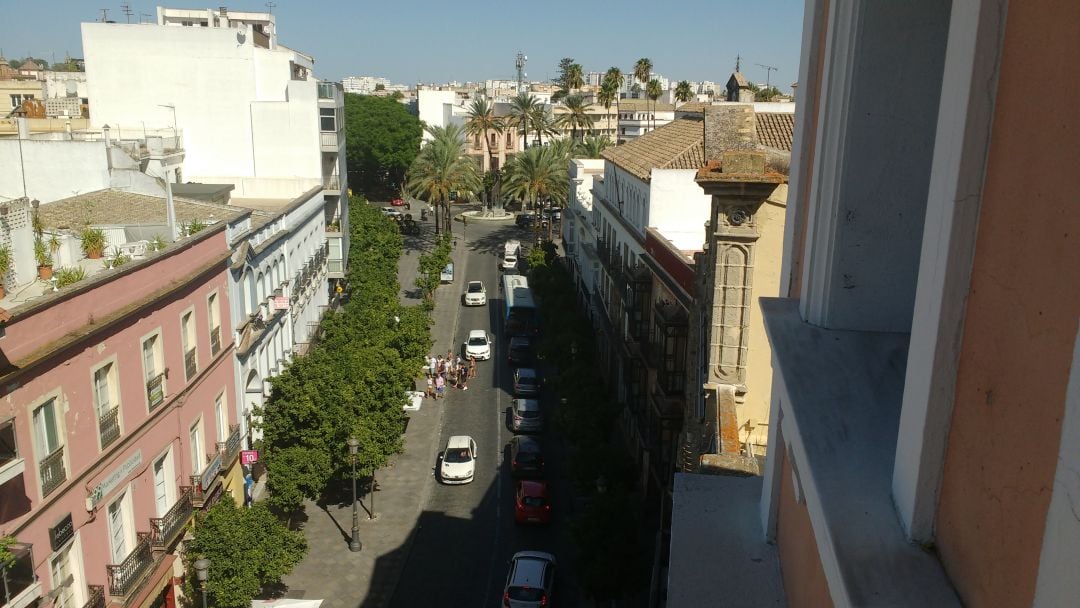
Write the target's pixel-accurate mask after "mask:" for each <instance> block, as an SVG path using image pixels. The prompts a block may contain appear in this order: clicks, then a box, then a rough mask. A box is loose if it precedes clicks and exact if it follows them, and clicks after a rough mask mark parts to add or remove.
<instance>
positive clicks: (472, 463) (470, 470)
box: [439, 435, 476, 485]
mask: <svg viewBox="0 0 1080 608" xmlns="http://www.w3.org/2000/svg"><path fill="white" fill-rule="evenodd" d="M475 473H476V442H475V441H473V438H472V437H469V436H468V435H454V436H453V437H451V438H450V439H448V440H447V441H446V450H444V451H443V453H442V463H441V464H440V465H439V479H440V480H442V482H443V483H445V484H452V485H456V484H462V483H469V482H471V481H472V480H473V475H474V474H475Z"/></svg>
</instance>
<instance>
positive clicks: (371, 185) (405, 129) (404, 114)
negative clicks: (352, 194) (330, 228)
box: [345, 93, 424, 198]
mask: <svg viewBox="0 0 1080 608" xmlns="http://www.w3.org/2000/svg"><path fill="white" fill-rule="evenodd" d="M423 132H424V129H423V127H422V126H421V124H420V119H419V118H417V117H416V116H413V115H412V114H410V113H409V110H408V109H407V108H406V107H405V106H404V105H402V104H401V103H399V102H398V101H396V100H395V99H392V98H384V97H374V96H370V95H355V94H352V93H347V94H346V95H345V151H346V154H347V156H348V164H349V184H350V186H352V188H353V189H354V190H359V191H361V192H364V193H365V194H366V195H367V196H370V197H384V198H389V197H391V196H394V195H396V194H397V193H398V192H399V191H400V189H401V184H402V183H403V182H404V181H405V171H406V170H407V169H408V168H409V165H410V164H411V163H412V161H413V159H414V158H416V155H417V153H418V152H419V151H420V138H421V136H422V135H423Z"/></svg>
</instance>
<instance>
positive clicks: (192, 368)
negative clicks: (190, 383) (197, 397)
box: [184, 347, 199, 380]
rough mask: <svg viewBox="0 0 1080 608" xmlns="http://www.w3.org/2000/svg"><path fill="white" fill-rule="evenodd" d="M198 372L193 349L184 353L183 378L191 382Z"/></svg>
mask: <svg viewBox="0 0 1080 608" xmlns="http://www.w3.org/2000/svg"><path fill="white" fill-rule="evenodd" d="M198 371H199V368H198V364H197V362H196V358H195V348H194V347H192V348H191V350H189V351H187V352H186V353H184V378H185V379H186V380H191V379H192V378H194V377H195V374H196V373H197V372H198Z"/></svg>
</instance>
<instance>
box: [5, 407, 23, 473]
mask: <svg viewBox="0 0 1080 608" xmlns="http://www.w3.org/2000/svg"><path fill="white" fill-rule="evenodd" d="M24 470H26V462H25V461H24V460H23V459H22V458H20V457H19V447H18V446H17V445H16V444H15V419H14V418H8V419H7V420H5V421H3V422H0V485H3V484H5V483H7V482H8V481H11V480H12V479H14V478H16V477H18V476H19V475H22V473H23V471H24Z"/></svg>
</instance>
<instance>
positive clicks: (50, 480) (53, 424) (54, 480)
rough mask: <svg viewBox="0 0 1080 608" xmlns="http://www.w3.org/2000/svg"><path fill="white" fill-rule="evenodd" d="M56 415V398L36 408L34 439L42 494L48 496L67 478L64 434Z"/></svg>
mask: <svg viewBox="0 0 1080 608" xmlns="http://www.w3.org/2000/svg"><path fill="white" fill-rule="evenodd" d="M59 422H60V421H59V420H57V415H56V399H49V400H48V401H46V402H45V403H43V404H42V405H40V406H39V407H38V408H37V409H35V410H34V440H35V441H36V442H37V455H38V472H39V475H40V479H41V494H42V496H47V495H48V494H49V493H50V492H52V491H53V490H55V489H56V488H58V487H59V486H60V484H62V483H64V481H66V480H67V472H66V471H65V469H64V444H63V440H64V434H63V432H62V430H61V429H60V425H59Z"/></svg>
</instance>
